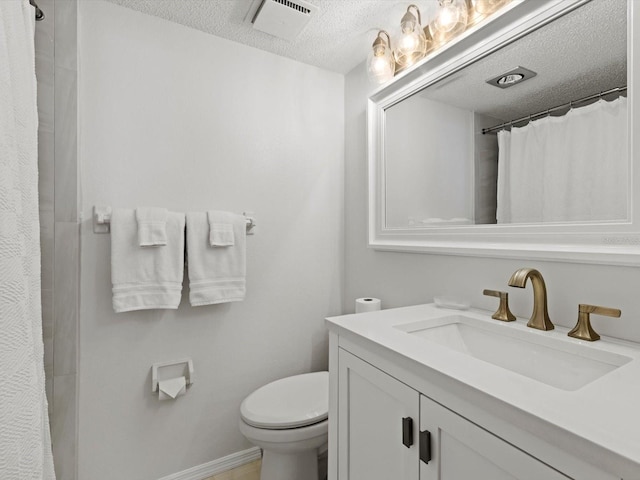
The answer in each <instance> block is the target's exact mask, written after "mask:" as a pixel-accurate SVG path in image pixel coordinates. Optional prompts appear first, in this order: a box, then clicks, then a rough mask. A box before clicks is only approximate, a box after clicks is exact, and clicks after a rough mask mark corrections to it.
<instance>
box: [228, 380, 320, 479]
mask: <svg viewBox="0 0 640 480" xmlns="http://www.w3.org/2000/svg"><path fill="white" fill-rule="evenodd" d="M328 414H329V372H315V373H307V374H303V375H295V376H293V377H287V378H282V379H280V380H276V381H275V382H272V383H269V384H267V385H265V386H263V387H261V388H259V389H258V390H256V391H255V392H253V393H252V394H251V395H249V396H248V397H247V398H245V399H244V401H243V402H242V404H241V405H240V417H241V418H240V432H241V433H242V434H243V435H244V436H245V437H246V438H247V440H249V441H250V442H251V443H253V444H254V445H256V446H258V447H260V448H262V451H263V454H262V467H261V471H260V480H318V452H319V450H320V449H321V447H324V446H325V445H326V444H327V436H328V435H327V432H328V424H329V421H328V420H327V417H328Z"/></svg>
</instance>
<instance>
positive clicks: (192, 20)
mask: <svg viewBox="0 0 640 480" xmlns="http://www.w3.org/2000/svg"><path fill="white" fill-rule="evenodd" d="M107 1H109V2H111V3H115V4H117V5H121V6H124V7H127V8H131V9H133V10H137V11H139V12H142V13H146V14H149V15H154V16H156V17H160V18H164V19H166V20H170V21H172V22H176V23H179V24H181V25H185V26H187V27H191V28H195V29H197V30H201V31H203V32H206V33H211V34H213V35H216V36H219V37H223V38H226V39H228V40H233V41H236V42H239V43H243V44H245V45H249V46H252V47H256V48H259V49H261V50H266V51H268V52H272V53H275V54H278V55H281V56H284V57H288V58H292V59H294V60H298V61H300V62H303V63H307V64H310V65H315V66H317V67H320V68H324V69H327V70H331V71H334V72H339V73H347V72H348V71H349V70H351V69H352V68H353V67H355V66H356V65H358V64H359V63H360V62H362V61H363V60H365V59H366V57H367V54H368V52H369V50H370V48H371V44H372V43H373V40H374V39H375V36H376V33H377V31H378V30H379V29H380V28H384V29H390V28H392V27H394V26H395V25H396V24H399V22H400V18H401V17H402V15H403V14H404V12H405V10H406V8H407V5H408V4H409V3H411V2H408V1H406V0H405V1H402V0H400V1H397V0H307V1H308V2H309V3H312V4H313V5H315V6H317V7H318V12H317V14H316V15H315V16H314V17H313V18H312V19H311V20H310V22H309V23H308V24H307V26H306V27H305V28H304V30H303V31H302V32H301V34H300V35H299V36H298V38H296V40H295V41H294V42H291V43H290V42H287V41H285V40H281V39H279V38H276V37H273V36H271V35H268V34H266V33H263V32H260V31H258V30H255V29H254V28H253V26H252V25H251V18H252V17H253V13H254V12H255V11H256V9H257V8H258V6H259V5H260V3H261V2H260V1H259V0H107ZM413 3H415V4H416V5H418V6H419V7H420V9H421V10H422V11H423V12H424V14H425V17H426V16H428V15H429V12H431V11H433V9H434V6H435V4H436V0H421V1H417V2H413Z"/></svg>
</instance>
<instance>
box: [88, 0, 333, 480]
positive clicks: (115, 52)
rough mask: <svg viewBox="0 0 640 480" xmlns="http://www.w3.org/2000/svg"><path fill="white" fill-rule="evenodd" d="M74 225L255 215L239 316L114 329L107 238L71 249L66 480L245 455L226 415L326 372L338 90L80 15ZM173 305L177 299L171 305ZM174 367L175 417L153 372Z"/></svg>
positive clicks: (125, 322)
mask: <svg viewBox="0 0 640 480" xmlns="http://www.w3.org/2000/svg"><path fill="white" fill-rule="evenodd" d="M79 15H80V20H79V22H80V28H79V40H78V41H79V49H80V52H79V62H80V63H79V65H80V66H79V96H78V98H79V103H80V112H79V115H80V122H79V125H80V132H79V134H80V149H79V152H80V155H79V159H80V164H81V171H82V195H83V199H82V211H83V214H84V218H85V219H89V218H90V214H91V207H92V206H93V205H112V206H129V207H134V206H136V205H151V206H164V207H168V208H170V209H172V210H175V211H189V210H193V211H204V210H207V209H211V208H216V209H223V210H231V211H234V212H238V213H240V212H242V211H244V210H253V211H255V217H256V219H257V223H258V228H257V233H256V235H255V236H253V237H248V242H247V256H248V259H247V297H246V300H245V301H244V302H241V303H234V304H227V305H224V304H223V305H217V306H208V307H197V308H193V307H190V306H189V305H188V301H187V298H186V296H185V297H183V299H182V304H181V306H180V308H179V309H178V310H177V311H142V312H134V313H125V314H117V315H116V314H114V312H113V310H112V308H111V284H110V264H109V259H110V247H109V242H110V238H109V235H94V234H93V233H92V227H91V223H90V221H88V220H85V221H84V222H83V225H82V237H81V248H82V257H81V280H82V289H81V315H80V392H79V395H80V397H79V398H80V410H79V475H78V478H80V479H82V480H101V479H109V480H111V479H113V478H121V479H127V480H133V479H136V480H137V479H140V480H142V479H157V478H159V477H162V476H164V475H169V474H172V473H175V472H178V471H182V470H184V469H187V468H189V467H192V466H195V465H200V464H202V463H205V462H208V461H211V460H214V459H217V458H220V457H223V456H225V455H228V454H230V453H233V452H237V451H240V450H243V449H246V448H249V447H250V445H249V444H248V443H247V442H246V441H245V440H244V439H243V438H242V436H241V435H240V433H239V432H238V428H237V422H238V408H239V405H240V402H241V400H242V399H243V398H244V397H245V396H246V395H247V394H248V393H250V392H251V391H252V390H254V389H255V388H257V387H259V386H260V385H263V384H264V383H266V382H268V381H271V380H274V379H276V378H279V377H283V376H286V375H290V374H296V373H301V372H307V371H313V370H320V369H326V368H327V341H326V337H327V335H326V331H325V328H324V324H323V320H324V317H325V316H327V315H335V314H339V313H340V310H341V294H342V291H343V284H342V279H343V270H342V268H343V238H344V235H343V233H344V232H343V213H342V207H343V205H344V199H343V192H344V185H343V172H344V170H343V164H344V162H343V156H344V137H343V136H344V100H343V99H344V77H343V76H341V75H338V74H334V73H329V72H327V71H323V70H320V69H317V68H314V67H310V66H307V65H304V64H301V63H297V62H294V61H291V60H288V59H285V58H282V57H278V56H275V55H272V54H269V53H265V52H262V51H259V50H256V49H252V48H249V47H245V46H242V45H239V44H236V43H233V42H229V41H226V40H223V39H220V38H217V37H214V36H211V35H206V34H204V33H201V32H198V31H195V30H191V29H188V28H185V27H182V26H179V25H176V24H172V23H169V22H166V21H163V20H160V19H157V18H152V17H148V16H145V15H143V14H140V13H137V12H133V11H131V10H128V9H124V8H122V7H119V6H115V5H112V4H109V3H105V2H102V1H82V2H80V12H79ZM186 291H187V289H186V288H185V289H184V290H183V293H186ZM186 356H188V357H192V358H193V360H194V364H195V368H196V372H197V378H196V383H195V385H194V386H193V388H192V389H190V390H189V392H188V393H187V395H186V396H184V397H181V398H179V399H178V401H176V402H173V403H170V402H162V403H160V402H158V401H157V400H156V398H154V397H153V396H152V395H151V392H150V388H151V386H150V367H151V364H152V363H153V362H157V361H165V360H172V359H177V358H181V357H186Z"/></svg>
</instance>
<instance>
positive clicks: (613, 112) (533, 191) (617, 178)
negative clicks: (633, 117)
mask: <svg viewBox="0 0 640 480" xmlns="http://www.w3.org/2000/svg"><path fill="white" fill-rule="evenodd" d="M627 135H628V133H627V99H626V98H625V97H619V98H618V99H616V100H614V101H612V102H606V101H604V100H599V101H598V102H596V103H593V104H591V105H588V106H586V107H582V108H574V109H573V110H571V111H569V112H568V113H567V114H566V115H564V116H562V117H546V118H543V119H541V120H536V121H533V122H530V123H529V124H528V125H526V126H524V127H522V128H512V129H511V132H508V131H501V132H498V149H499V155H498V208H497V212H496V216H497V220H498V223H539V222H563V223H564V222H588V221H594V220H595V221H600V222H602V221H615V220H625V219H626V218H627V193H628V185H629V160H628V159H629V156H628V142H627Z"/></svg>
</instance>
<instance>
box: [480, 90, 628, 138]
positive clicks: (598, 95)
mask: <svg viewBox="0 0 640 480" xmlns="http://www.w3.org/2000/svg"><path fill="white" fill-rule="evenodd" d="M626 91H627V87H626V86H624V87H616V88H612V89H611V90H607V91H604V92H600V93H596V94H594V95H589V96H588V97H584V98H580V99H578V100H572V101H570V102H568V103H563V104H562V105H558V106H555V107H552V108H548V109H546V110H542V111H541V112H538V113H534V114H532V115H527V116H525V117H521V118H518V119H516V120H511V121H509V122H505V123H501V124H500V125H496V126H494V127H490V128H483V129H482V134H483V135H486V134H487V133H493V132H497V131H498V130H502V129H503V128H507V127H512V126H513V124H514V123H520V122H524V121H525V120H529V121H531V120H533V119H535V118H536V117H542V116H544V115H548V114H549V113H551V112H555V111H556V110H562V109H563V108H567V107H569V108H572V107H573V106H574V105H575V104H576V103H584V102H588V101H589V100H594V99H596V98H602V97H606V96H607V95H610V94H612V93H622V92H626Z"/></svg>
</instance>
